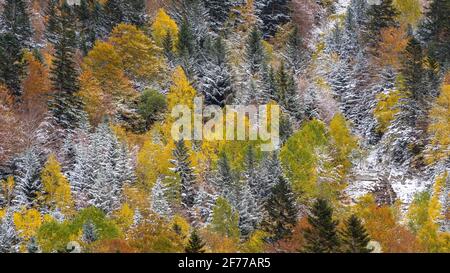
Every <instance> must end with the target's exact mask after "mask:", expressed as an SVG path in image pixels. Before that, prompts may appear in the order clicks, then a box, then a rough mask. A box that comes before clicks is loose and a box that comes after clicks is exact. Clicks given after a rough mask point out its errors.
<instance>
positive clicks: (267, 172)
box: [252, 152, 283, 207]
mask: <svg viewBox="0 0 450 273" xmlns="http://www.w3.org/2000/svg"><path fill="white" fill-rule="evenodd" d="M258 169H259V171H258V172H259V174H260V175H259V176H260V179H261V180H260V182H259V185H258V187H257V188H253V189H252V192H253V193H254V195H255V198H256V200H258V202H259V205H260V207H265V206H266V201H267V200H268V199H269V197H270V195H271V194H272V189H273V187H274V186H275V185H276V184H277V183H278V178H279V177H280V176H283V170H282V169H281V163H280V159H279V157H278V152H270V153H264V156H263V159H262V161H261V164H260V167H259V168H258Z"/></svg>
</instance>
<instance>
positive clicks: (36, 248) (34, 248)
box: [0, 237, 41, 253]
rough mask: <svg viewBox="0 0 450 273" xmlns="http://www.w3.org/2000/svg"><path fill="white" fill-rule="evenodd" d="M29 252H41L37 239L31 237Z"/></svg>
mask: <svg viewBox="0 0 450 273" xmlns="http://www.w3.org/2000/svg"><path fill="white" fill-rule="evenodd" d="M27 250H28V253H39V252H40V251H41V250H40V248H39V245H38V243H37V241H36V237H31V239H30V241H29V242H28V244H27ZM0 252H1V251H0Z"/></svg>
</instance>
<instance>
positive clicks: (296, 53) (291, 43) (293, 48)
mask: <svg viewBox="0 0 450 273" xmlns="http://www.w3.org/2000/svg"><path fill="white" fill-rule="evenodd" d="M302 46H303V41H302V39H301V37H300V33H299V31H298V27H297V26H295V27H294V28H293V29H292V30H291V32H290V33H289V36H288V40H287V43H286V49H285V58H286V62H287V64H288V67H289V68H291V69H293V70H294V71H296V73H298V72H299V71H300V69H301V68H302V66H303V62H304V59H305V54H304V52H303V50H304V49H302Z"/></svg>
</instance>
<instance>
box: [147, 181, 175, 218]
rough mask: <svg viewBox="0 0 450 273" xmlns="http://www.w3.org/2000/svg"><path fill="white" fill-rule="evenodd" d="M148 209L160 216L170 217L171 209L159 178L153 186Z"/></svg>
mask: <svg viewBox="0 0 450 273" xmlns="http://www.w3.org/2000/svg"><path fill="white" fill-rule="evenodd" d="M150 209H151V210H152V211H153V212H154V213H156V214H158V215H160V216H162V217H170V216H171V215H172V209H171V208H170V205H169V203H168V202H167V198H166V189H165V187H164V185H163V183H162V181H161V180H160V179H158V180H157V181H156V184H155V186H153V189H152V194H151V197H150Z"/></svg>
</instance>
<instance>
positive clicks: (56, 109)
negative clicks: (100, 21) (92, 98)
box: [49, 2, 83, 129]
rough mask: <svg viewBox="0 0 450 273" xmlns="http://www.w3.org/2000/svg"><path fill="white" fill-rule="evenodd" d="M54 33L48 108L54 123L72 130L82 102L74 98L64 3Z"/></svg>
mask: <svg viewBox="0 0 450 273" xmlns="http://www.w3.org/2000/svg"><path fill="white" fill-rule="evenodd" d="M55 31H56V32H55V39H56V43H55V44H54V45H53V46H54V48H55V53H54V56H53V61H52V67H51V70H50V74H51V76H50V79H51V81H52V86H53V91H54V92H55V94H54V95H53V97H52V99H51V100H50V104H49V108H50V111H51V112H52V114H53V117H54V119H55V121H56V122H57V124H59V125H60V126H62V127H63V128H65V129H74V128H76V127H77V126H78V125H79V122H80V120H81V119H82V117H83V113H82V103H81V100H80V98H79V97H78V96H76V93H77V92H78V90H79V84H78V70H77V67H76V63H75V51H76V32H75V25H74V23H73V10H72V7H70V6H69V5H68V4H67V3H66V2H64V4H63V5H62V7H61V8H60V15H59V17H58V19H57V24H56V29H55Z"/></svg>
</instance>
